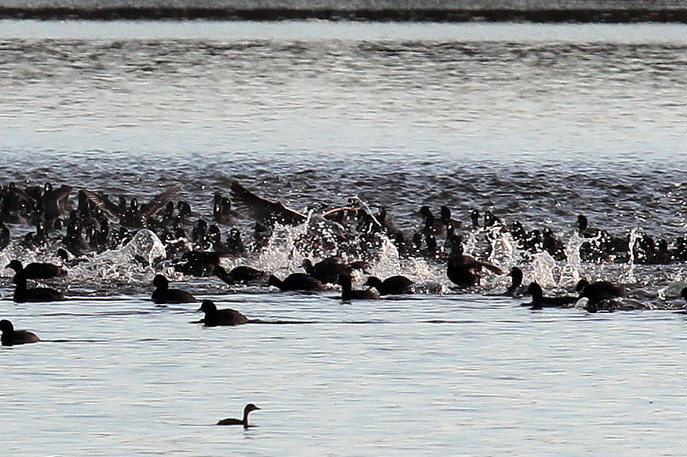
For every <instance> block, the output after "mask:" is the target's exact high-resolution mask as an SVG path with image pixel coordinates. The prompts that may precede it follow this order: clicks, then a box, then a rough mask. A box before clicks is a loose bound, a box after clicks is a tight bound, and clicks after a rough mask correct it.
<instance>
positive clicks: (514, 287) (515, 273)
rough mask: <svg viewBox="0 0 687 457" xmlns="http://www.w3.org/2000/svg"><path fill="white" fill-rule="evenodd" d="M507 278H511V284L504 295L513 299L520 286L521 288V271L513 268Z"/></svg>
mask: <svg viewBox="0 0 687 457" xmlns="http://www.w3.org/2000/svg"><path fill="white" fill-rule="evenodd" d="M508 276H510V277H511V283H510V286H508V288H507V289H506V295H508V296H510V297H514V296H515V295H516V294H517V293H518V289H520V286H522V277H523V275H522V270H521V269H520V268H518V267H513V268H511V270H510V273H508Z"/></svg>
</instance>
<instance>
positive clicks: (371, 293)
mask: <svg viewBox="0 0 687 457" xmlns="http://www.w3.org/2000/svg"><path fill="white" fill-rule="evenodd" d="M337 283H338V284H339V285H340V286H341V299H342V300H379V293H378V292H377V291H376V290H375V289H362V290H353V284H352V281H351V276H350V275H348V274H342V275H339V279H338V280H337Z"/></svg>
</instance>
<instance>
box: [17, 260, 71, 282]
mask: <svg viewBox="0 0 687 457" xmlns="http://www.w3.org/2000/svg"><path fill="white" fill-rule="evenodd" d="M6 268H11V269H12V270H14V272H15V273H23V274H24V276H25V277H26V279H50V278H55V277H58V276H64V275H66V274H67V271H66V270H65V269H63V268H62V267H60V266H59V265H54V264H52V263H42V262H32V263H30V264H28V265H26V266H23V265H22V263H21V262H20V261H19V260H16V259H15V260H12V261H11V262H10V263H9V264H8V265H7V267H6Z"/></svg>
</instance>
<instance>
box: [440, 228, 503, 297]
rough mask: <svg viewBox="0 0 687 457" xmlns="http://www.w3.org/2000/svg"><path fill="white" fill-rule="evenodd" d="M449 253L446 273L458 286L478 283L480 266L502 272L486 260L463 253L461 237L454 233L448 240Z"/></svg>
mask: <svg viewBox="0 0 687 457" xmlns="http://www.w3.org/2000/svg"><path fill="white" fill-rule="evenodd" d="M450 246H451V253H450V254H449V258H448V266H447V269H446V275H447V276H448V279H450V280H451V281H452V282H453V283H454V284H455V285H457V286H458V287H462V288H464V287H472V286H477V285H479V284H480V281H481V278H482V268H483V267H484V268H486V269H488V270H489V271H491V272H493V273H496V274H503V270H501V269H500V268H499V267H497V266H495V265H492V264H490V263H488V262H482V261H480V260H477V259H475V258H474V257H472V256H469V255H465V254H463V240H462V237H460V236H458V235H454V236H453V237H452V238H451V240H450Z"/></svg>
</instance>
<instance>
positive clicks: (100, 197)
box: [81, 184, 181, 228]
mask: <svg viewBox="0 0 687 457" xmlns="http://www.w3.org/2000/svg"><path fill="white" fill-rule="evenodd" d="M179 189H181V184H173V185H171V186H169V187H168V188H167V190H165V191H164V192H162V193H160V194H158V195H156V196H155V197H154V198H153V199H152V200H151V201H150V202H149V203H148V204H146V205H144V206H143V207H139V206H138V200H137V199H136V198H132V199H131V202H130V203H129V206H128V207H127V206H126V201H125V200H124V198H123V197H120V199H119V203H118V204H115V203H113V202H112V201H110V199H109V198H108V197H107V196H106V195H104V194H103V193H100V192H97V193H96V192H93V191H90V190H88V189H81V191H82V192H83V193H84V194H85V195H86V196H87V197H88V199H89V200H90V201H91V202H93V203H94V204H95V205H96V206H97V207H98V208H100V209H101V210H103V211H104V212H105V213H107V214H109V215H110V216H112V217H114V218H118V219H119V223H120V224H121V225H124V226H126V227H130V228H142V227H147V224H148V219H149V218H151V217H152V216H154V215H155V214H156V213H157V212H158V211H160V210H161V209H162V208H164V207H165V206H166V205H167V203H168V202H169V199H170V198H171V196H172V195H174V194H175V193H176V192H178V191H179Z"/></svg>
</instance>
